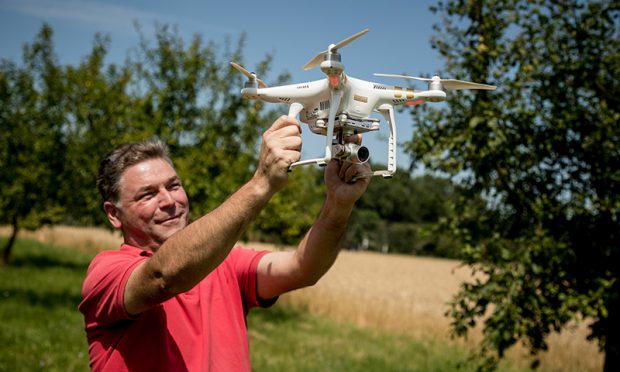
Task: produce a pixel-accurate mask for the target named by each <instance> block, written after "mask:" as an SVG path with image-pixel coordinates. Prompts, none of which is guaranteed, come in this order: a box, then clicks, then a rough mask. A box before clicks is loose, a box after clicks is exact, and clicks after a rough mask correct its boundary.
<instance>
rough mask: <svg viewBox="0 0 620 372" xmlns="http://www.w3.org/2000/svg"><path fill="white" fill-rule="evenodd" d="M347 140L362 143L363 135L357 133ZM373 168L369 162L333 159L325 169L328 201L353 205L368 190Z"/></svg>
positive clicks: (348, 205)
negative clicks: (360, 162)
mask: <svg viewBox="0 0 620 372" xmlns="http://www.w3.org/2000/svg"><path fill="white" fill-rule="evenodd" d="M346 142H353V143H356V144H358V145H359V144H361V142H362V136H361V135H356V136H351V137H348V138H347V139H346ZM370 174H372V170H371V169H370V166H369V165H368V163H364V164H357V163H351V162H348V161H341V160H336V159H333V160H332V161H330V162H329V164H328V165H327V168H326V169H325V185H326V186H327V198H328V203H336V204H337V205H340V206H346V207H351V206H352V205H353V204H354V203H355V202H356V201H357V199H359V198H360V197H361V196H362V195H363V194H364V191H366V188H367V187H368V184H369V183H370V177H369V175H370Z"/></svg>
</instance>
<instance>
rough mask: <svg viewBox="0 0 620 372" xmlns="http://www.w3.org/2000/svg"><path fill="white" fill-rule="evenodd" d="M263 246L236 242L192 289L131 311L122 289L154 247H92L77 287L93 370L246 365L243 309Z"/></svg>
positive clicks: (252, 295)
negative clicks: (98, 250) (250, 247)
mask: <svg viewBox="0 0 620 372" xmlns="http://www.w3.org/2000/svg"><path fill="white" fill-rule="evenodd" d="M266 253H268V252H266V251H261V252H258V251H253V250H246V249H241V248H234V249H233V250H232V251H231V252H230V254H229V255H228V257H227V258H226V259H225V260H224V262H222V263H221V264H220V265H219V266H218V267H217V268H216V269H215V270H214V271H213V272H211V273H210V274H209V275H207V277H206V278H205V279H203V280H202V281H201V282H200V283H199V284H198V285H196V286H195V287H194V288H192V289H191V290H189V291H187V292H185V293H182V294H179V295H177V296H175V297H173V298H171V299H169V300H167V301H165V302H163V303H161V304H159V305H157V306H155V307H153V308H151V309H149V310H147V311H145V312H143V313H141V314H139V315H137V316H130V315H129V314H127V312H126V311H125V307H124V301H123V295H124V293H125V285H126V283H127V279H128V278H129V275H130V274H131V272H132V270H133V269H134V268H135V267H136V266H137V265H138V264H140V263H141V262H143V261H145V260H147V259H148V258H149V257H150V256H151V255H152V252H150V251H145V250H142V249H139V248H136V247H132V246H129V245H122V246H121V248H120V250H116V251H106V252H102V253H100V254H98V255H97V256H96V257H95V258H94V259H93V261H92V262H91V264H90V266H89V268H88V271H87V274H86V279H85V280H84V284H83V287H82V297H83V300H82V302H81V303H80V305H79V310H80V311H81V312H82V313H83V314H84V320H85V323H86V335H87V339H88V351H89V354H90V366H91V368H92V370H93V371H127V370H129V371H249V370H250V369H251V368H250V356H249V345H248V337H247V327H246V320H245V316H246V315H247V313H248V311H249V309H250V308H252V307H255V306H270V305H271V304H273V303H274V302H275V299H273V300H272V301H269V302H263V301H261V302H260V303H259V299H258V295H257V286H256V267H257V266H258V262H259V261H260V258H261V257H262V256H264V255H265V254H266Z"/></svg>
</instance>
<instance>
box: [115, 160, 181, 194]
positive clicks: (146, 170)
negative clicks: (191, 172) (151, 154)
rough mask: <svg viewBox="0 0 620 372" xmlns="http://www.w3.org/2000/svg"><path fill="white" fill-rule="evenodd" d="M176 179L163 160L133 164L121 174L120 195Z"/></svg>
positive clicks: (172, 170)
mask: <svg viewBox="0 0 620 372" xmlns="http://www.w3.org/2000/svg"><path fill="white" fill-rule="evenodd" d="M175 177H177V173H176V171H175V170H174V168H172V166H171V165H170V164H169V163H168V162H167V161H166V160H164V159H161V158H157V159H149V160H145V161H143V162H140V163H138V164H134V165H132V166H130V167H128V168H127V169H125V171H124V172H123V175H122V176H121V180H120V181H121V182H120V183H121V193H122V192H123V191H125V192H129V193H133V192H136V191H138V190H140V189H143V188H145V187H149V186H156V185H160V184H163V183H166V182H168V181H169V180H170V179H171V178H175Z"/></svg>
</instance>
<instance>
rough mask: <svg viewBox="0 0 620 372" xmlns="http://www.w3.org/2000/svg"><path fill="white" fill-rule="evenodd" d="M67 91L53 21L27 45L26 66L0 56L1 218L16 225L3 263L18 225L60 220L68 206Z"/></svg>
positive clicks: (11, 245) (5, 260)
mask: <svg viewBox="0 0 620 372" xmlns="http://www.w3.org/2000/svg"><path fill="white" fill-rule="evenodd" d="M65 92H66V82H65V80H64V78H63V74H62V68H61V67H60V66H59V64H58V62H57V61H56V57H55V55H54V52H53V45H52V30H51V28H50V27H49V26H43V27H42V28H41V31H40V32H39V34H38V35H37V37H36V40H35V41H34V42H33V43H32V44H30V45H26V46H25V47H24V55H23V66H22V67H18V66H17V65H16V64H14V63H12V62H11V61H7V60H2V61H1V62H0V127H1V128H2V130H1V131H0V169H2V172H0V223H8V224H10V225H11V226H12V233H11V237H10V239H9V240H8V242H7V244H6V245H5V246H4V251H3V262H4V264H8V263H9V259H10V255H11V250H12V247H13V243H14V241H15V238H16V236H17V233H18V231H19V230H20V228H22V227H23V228H28V229H34V228H37V227H39V226H41V225H42V224H45V223H52V222H54V221H57V220H58V219H59V218H60V216H61V214H62V212H63V210H64V209H63V206H62V204H60V203H58V190H59V188H60V185H61V184H62V179H61V174H62V167H63V159H64V154H65V150H66V148H65V146H64V141H63V138H62V137H63V130H62V125H63V123H64V120H63V117H64V113H65V110H66V99H65V97H66V96H65Z"/></svg>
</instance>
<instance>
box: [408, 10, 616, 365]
mask: <svg viewBox="0 0 620 372" xmlns="http://www.w3.org/2000/svg"><path fill="white" fill-rule="evenodd" d="M434 10H435V11H437V12H438V13H440V14H441V15H442V17H443V24H441V25H437V26H436V30H437V36H436V37H435V38H434V39H433V45H434V47H435V48H437V49H438V51H439V52H440V53H441V55H442V56H443V57H444V58H445V60H446V75H450V76H451V77H455V78H463V79H466V80H472V81H481V82H489V83H492V84H493V83H495V84H497V85H498V86H499V88H498V90H497V92H496V93H495V92H494V93H488V92H481V91H478V92H474V93H471V94H451V95H449V99H448V107H447V108H444V109H442V110H426V111H418V112H417V113H416V114H415V115H416V116H417V118H418V119H420V120H419V125H418V128H417V131H416V133H415V134H414V138H413V140H412V142H411V143H410V147H409V149H410V150H411V152H412V153H413V154H414V155H415V154H418V155H415V156H417V159H419V160H422V161H423V162H424V164H425V165H426V166H427V167H428V168H429V169H431V170H435V171H440V172H445V173H447V174H450V175H452V176H453V177H456V178H458V179H459V180H460V183H461V185H462V186H463V187H464V188H465V189H466V190H467V191H468V193H469V195H470V196H471V197H475V196H478V195H482V196H483V197H484V198H485V200H486V203H487V205H488V207H489V208H490V211H489V212H487V213H480V211H476V210H475V209H473V208H471V205H467V204H466V203H463V202H459V203H457V204H456V205H455V214H454V215H453V216H452V218H450V219H449V220H448V221H447V224H446V225H447V226H448V227H449V229H450V231H452V233H453V236H454V237H455V238H456V239H457V240H459V241H462V242H463V243H464V244H465V247H466V249H465V258H466V261H467V263H469V264H470V265H472V267H474V268H475V269H476V270H478V271H480V272H482V273H484V278H485V279H484V280H481V281H479V282H477V283H474V284H468V285H465V286H464V287H463V288H462V290H461V292H460V293H459V294H458V295H457V296H456V298H455V299H454V302H453V303H452V307H451V311H450V313H451V315H452V316H453V319H454V323H453V325H454V330H455V333H456V334H457V335H464V334H466V332H467V329H469V328H470V327H471V326H473V325H474V324H475V323H476V321H477V319H480V318H482V317H483V316H486V318H485V328H484V334H485V338H484V341H483V344H482V346H483V347H482V354H483V355H485V356H487V357H489V358H488V359H487V362H488V364H487V366H490V367H493V366H494V365H495V364H494V363H495V359H494V356H499V357H501V356H503V354H504V352H505V350H506V349H507V348H509V347H511V346H512V345H513V344H515V343H516V342H518V341H519V340H523V342H524V343H525V344H526V345H527V346H528V347H529V348H530V350H531V351H532V352H533V353H537V352H538V351H540V350H545V349H546V347H547V344H546V341H545V339H546V336H548V335H549V334H550V333H551V332H553V331H558V330H560V329H561V328H562V327H564V326H565V325H566V324H567V323H568V322H569V321H572V320H580V319H584V318H586V319H591V320H592V321H593V327H592V331H593V333H592V337H595V338H598V340H599V341H600V342H601V345H602V346H605V351H606V357H607V360H606V364H607V365H608V366H609V368H611V366H612V365H617V363H618V358H619V355H620V354H619V351H618V340H617V338H615V336H614V334H613V332H614V331H613V330H614V329H615V330H617V329H619V328H618V327H619V325H618V317H619V316H620V314H619V313H618V312H619V308H618V301H619V297H620V290H619V283H618V267H619V266H618V265H617V263H618V262H620V260H619V257H618V256H619V252H620V250H619V249H618V247H619V246H620V244H619V243H620V241H619V240H620V239H619V235H618V232H619V231H620V228H619V227H620V226H619V224H618V222H619V220H618V218H619V211H620V168H619V167H618V164H620V146H619V143H620V127H619V126H618V119H620V110H619V107H620V106H619V103H620V101H619V100H618V97H620V84H619V82H618V79H616V78H615V77H616V76H617V75H618V72H619V70H620V38H619V34H618V29H617V26H616V24H615V23H616V22H618V18H619V16H620V14H619V12H620V7H619V6H618V4H617V2H614V1H590V2H582V1H577V0H574V1H542V0H538V1H518V0H497V1H484V2H483V1H442V2H440V4H439V5H438V6H437V7H436V8H435V9H434ZM422 119H423V120H422ZM614 360H615V361H614ZM614 363H616V364H614Z"/></svg>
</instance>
